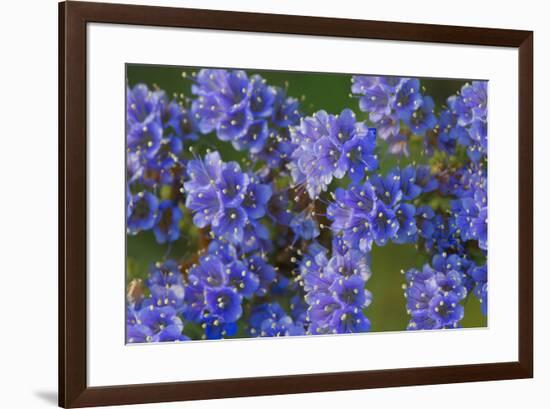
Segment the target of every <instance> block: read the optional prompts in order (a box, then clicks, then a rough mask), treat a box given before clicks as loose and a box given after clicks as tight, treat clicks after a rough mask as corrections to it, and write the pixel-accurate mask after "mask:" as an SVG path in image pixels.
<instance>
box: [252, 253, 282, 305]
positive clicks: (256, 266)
mask: <svg viewBox="0 0 550 409" xmlns="http://www.w3.org/2000/svg"><path fill="white" fill-rule="evenodd" d="M245 262H246V265H247V267H248V269H249V270H250V271H251V272H252V273H254V274H256V275H257V276H258V278H259V279H260V286H259V287H258V290H257V291H256V294H257V295H259V296H264V295H266V294H267V293H268V287H269V285H270V284H271V283H273V281H275V278H276V276H277V273H276V270H275V267H273V266H272V265H271V264H269V263H268V262H267V261H265V260H264V259H263V258H262V257H260V256H258V255H253V256H251V257H248V258H247V259H246V260H245Z"/></svg>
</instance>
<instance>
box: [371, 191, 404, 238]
mask: <svg viewBox="0 0 550 409" xmlns="http://www.w3.org/2000/svg"><path fill="white" fill-rule="evenodd" d="M374 213H375V217H374V218H373V221H372V224H371V232H372V236H373V238H374V241H375V242H376V244H378V245H379V246H383V245H385V244H386V243H387V242H388V241H389V240H391V239H393V238H394V237H395V235H396V234H397V231H398V230H399V223H398V222H397V219H396V217H395V212H394V211H393V210H392V209H390V208H388V207H386V206H384V204H383V203H381V202H377V203H376V206H375V208H374Z"/></svg>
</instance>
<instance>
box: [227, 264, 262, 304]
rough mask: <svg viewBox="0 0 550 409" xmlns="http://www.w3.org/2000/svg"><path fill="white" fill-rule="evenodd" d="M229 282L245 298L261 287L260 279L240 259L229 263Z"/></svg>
mask: <svg viewBox="0 0 550 409" xmlns="http://www.w3.org/2000/svg"><path fill="white" fill-rule="evenodd" d="M228 274H229V284H230V285H231V286H233V287H234V288H236V289H237V291H238V292H239V294H241V296H243V297H244V298H251V297H252V296H253V295H254V293H255V292H256V291H257V290H258V288H259V287H260V279H259V278H258V276H257V275H256V274H254V273H252V272H251V271H250V270H249V269H248V267H247V266H246V265H245V264H244V263H243V262H242V261H240V260H236V261H234V262H232V263H230V264H229V267H228Z"/></svg>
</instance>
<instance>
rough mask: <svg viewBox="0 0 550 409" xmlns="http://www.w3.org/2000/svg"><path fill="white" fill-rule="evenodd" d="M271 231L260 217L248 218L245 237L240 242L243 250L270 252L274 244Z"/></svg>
mask: <svg viewBox="0 0 550 409" xmlns="http://www.w3.org/2000/svg"><path fill="white" fill-rule="evenodd" d="M270 237H271V233H270V231H269V230H268V229H267V228H266V227H265V226H264V224H263V223H262V222H261V221H260V220H259V219H251V218H250V217H249V218H248V221H247V222H246V224H245V226H244V230H243V239H242V241H241V243H240V245H241V248H242V251H243V252H245V253H251V252H253V251H258V250H260V251H262V252H264V251H265V252H270V251H271V249H272V247H273V244H272V243H271V241H270Z"/></svg>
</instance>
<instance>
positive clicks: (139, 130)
mask: <svg viewBox="0 0 550 409" xmlns="http://www.w3.org/2000/svg"><path fill="white" fill-rule="evenodd" d="M162 133H163V130H162V126H161V124H160V123H159V122H157V121H152V122H148V123H147V124H145V125H136V126H133V127H131V128H130V130H129V131H128V133H127V134H126V146H127V148H128V151H129V152H131V153H137V154H138V155H140V156H142V157H143V158H145V159H151V158H153V157H154V156H155V154H156V153H157V152H158V150H159V149H160V142H161V139H162Z"/></svg>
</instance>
